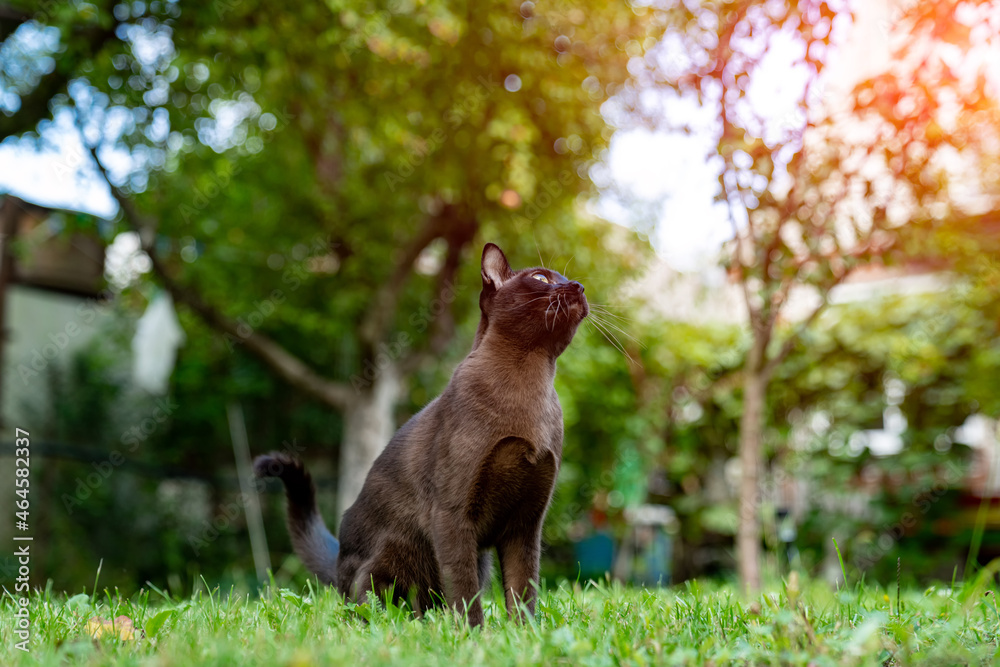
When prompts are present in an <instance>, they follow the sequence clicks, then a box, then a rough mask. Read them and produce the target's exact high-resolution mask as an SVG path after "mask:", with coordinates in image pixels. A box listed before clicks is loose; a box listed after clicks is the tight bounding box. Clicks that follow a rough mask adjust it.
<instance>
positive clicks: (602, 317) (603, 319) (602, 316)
mask: <svg viewBox="0 0 1000 667" xmlns="http://www.w3.org/2000/svg"><path fill="white" fill-rule="evenodd" d="M607 315H608V313H603V312H601V311H597V312H594V311H593V310H591V316H592V317H593V318H594V319H595V320H597V321H599V322H600V323H601V324H603V325H604V326H605V327H607V328H608V329H613V330H614V331H617V332H618V333H620V334H621V335H623V336H625V337H626V338H628V339H629V340H630V341H632V342H633V343H635V344H636V345H638V346H639V347H641V348H643V349H645V347H646V345H645V343H643V342H642V341H641V340H639V339H638V338H636V337H635V336H633V335H632V334H630V333H629V332H627V331H625V329H623V328H622V327H621V326H619V325H618V323H616V322H614V321H611V320H608V319H607Z"/></svg>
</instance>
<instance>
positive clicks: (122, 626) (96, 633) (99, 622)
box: [87, 616, 135, 640]
mask: <svg viewBox="0 0 1000 667" xmlns="http://www.w3.org/2000/svg"><path fill="white" fill-rule="evenodd" d="M87 632H88V633H89V634H90V636H91V637H93V638H94V639H100V638H101V637H104V636H110V637H114V638H116V639H122V640H129V639H135V626H134V625H133V624H132V619H131V618H129V617H128V616H118V617H117V618H115V620H113V621H108V620H106V619H103V618H99V617H97V616H94V617H93V618H92V619H90V620H89V621H87Z"/></svg>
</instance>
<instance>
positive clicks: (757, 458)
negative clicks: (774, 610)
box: [736, 353, 767, 595]
mask: <svg viewBox="0 0 1000 667" xmlns="http://www.w3.org/2000/svg"><path fill="white" fill-rule="evenodd" d="M754 356H757V355H754V354H753V353H751V357H754ZM749 361H750V362H752V361H753V359H750V360H749ZM747 366H748V368H747V372H746V375H745V376H744V381H743V416H742V417H741V419H740V499H739V526H738V528H737V534H736V554H737V561H738V566H739V574H740V583H741V584H742V585H743V589H744V591H745V592H746V593H747V594H748V595H752V594H754V593H756V592H758V591H759V590H760V468H761V441H762V440H763V421H764V397H765V395H766V392H767V377H766V375H765V373H764V371H763V369H762V368H761V367H760V364H759V363H757V364H754V363H748V364H747Z"/></svg>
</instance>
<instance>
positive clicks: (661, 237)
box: [0, 2, 887, 271]
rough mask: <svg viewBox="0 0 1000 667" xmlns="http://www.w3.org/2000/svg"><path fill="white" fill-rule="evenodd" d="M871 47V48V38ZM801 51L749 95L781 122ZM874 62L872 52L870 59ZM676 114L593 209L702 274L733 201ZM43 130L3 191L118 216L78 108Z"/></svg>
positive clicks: (708, 136) (1, 165) (3, 158)
mask: <svg viewBox="0 0 1000 667" xmlns="http://www.w3.org/2000/svg"><path fill="white" fill-rule="evenodd" d="M868 6H869V9H868V10H867V12H864V11H862V12H860V13H859V28H860V32H861V33H862V34H866V33H871V32H872V31H873V30H875V31H876V34H877V30H878V26H879V24H878V21H880V20H882V21H884V17H881V18H880V16H879V14H878V12H875V13H874V14H873V13H872V11H871V9H870V7H871V6H878V7H882V8H884V7H885V6H886V5H885V3H884V2H874V3H871V4H870V5H868ZM882 13H883V14H884V13H885V12H884V11H883V12H882ZM873 26H874V28H873ZM882 41H883V42H884V41H885V39H884V38H883V40H882ZM868 46H869V47H870V46H872V45H871V42H870V41H869V42H868ZM800 50H801V47H799V46H798V45H797V44H796V43H794V41H793V40H791V39H790V38H779V39H777V40H776V41H775V43H774V44H773V45H772V48H771V50H770V51H769V53H768V55H767V56H765V58H764V61H763V62H762V63H761V66H760V70H759V72H758V74H757V77H756V78H755V80H754V83H753V86H752V87H751V89H750V91H749V94H748V97H749V99H750V101H751V104H752V105H753V107H754V109H755V111H756V112H757V114H758V115H760V116H761V117H764V118H769V119H773V120H774V121H775V122H776V123H779V124H780V123H785V124H788V123H792V124H795V123H801V122H802V120H803V119H801V118H800V117H799V116H800V113H799V112H798V111H797V110H796V108H795V106H794V101H795V99H796V98H797V96H798V95H799V94H800V91H801V89H802V86H803V85H804V74H803V73H802V72H796V71H794V70H792V69H791V68H790V66H789V65H788V63H789V62H791V61H792V60H793V58H794V56H795V55H796V54H797V51H800ZM866 50H868V49H867V48H866ZM884 50H885V51H886V54H887V49H884ZM868 56H871V53H870V52H869V53H868ZM850 60H851V58H847V59H846V61H850ZM876 60H877V58H876ZM871 63H872V58H871V57H868V58H867V59H866V60H865V64H866V65H868V66H871ZM855 64H856V63H855ZM836 69H837V68H835V67H834V68H833V70H834V71H836ZM667 112H668V113H669V114H670V115H671V116H672V117H674V118H683V119H685V120H687V121H689V122H690V123H691V125H693V126H694V128H695V131H694V132H692V133H691V134H680V133H674V134H671V133H667V132H663V131H651V130H648V129H639V130H627V131H626V130H619V131H617V132H616V133H615V135H614V136H613V138H612V141H611V145H610V149H609V151H608V153H607V160H606V163H605V165H603V167H602V168H600V169H598V170H597V173H598V174H599V178H597V179H596V180H598V181H600V180H601V179H604V180H606V181H607V183H606V184H613V185H614V187H615V188H616V189H617V191H618V192H620V193H623V194H624V195H625V197H624V202H625V206H623V205H622V200H621V199H615V198H611V197H603V198H601V199H600V200H598V201H597V202H596V205H595V207H594V210H595V212H597V213H598V214H599V215H601V216H602V217H605V218H607V219H609V220H612V221H615V222H619V223H621V224H625V225H629V224H631V221H632V220H633V218H634V215H633V211H632V210H630V209H629V207H628V204H629V202H630V201H636V202H642V203H645V204H647V205H651V206H653V209H654V210H655V211H656V219H657V224H656V225H655V227H654V229H653V230H652V231H651V233H650V241H651V242H652V244H653V246H654V248H655V249H656V252H657V254H658V255H659V256H660V257H661V258H662V259H664V260H665V261H666V262H667V263H668V264H670V265H671V266H672V267H673V268H675V269H677V270H682V271H699V270H701V269H704V268H706V267H709V266H715V265H717V263H718V253H719V250H720V247H721V244H722V243H723V242H724V241H725V240H726V239H728V238H730V237H731V236H732V226H731V223H730V222H729V218H728V212H727V209H726V206H725V204H723V203H720V202H716V201H714V197H715V194H716V191H717V189H718V181H717V171H716V169H715V165H714V164H713V162H712V161H711V160H710V159H709V156H710V155H711V154H712V153H714V147H715V142H716V140H715V138H714V136H713V133H712V129H711V114H710V113H706V112H705V111H704V110H703V109H700V108H698V107H697V105H696V104H693V103H691V102H690V101H686V100H683V99H679V98H676V97H675V98H674V99H672V100H670V102H669V103H668V105H667ZM41 135H42V137H43V139H44V141H43V142H42V145H41V146H40V147H39V148H38V150H36V149H35V147H33V146H32V147H27V146H24V145H23V144H19V143H17V142H15V141H12V140H10V139H8V140H7V141H5V142H3V143H2V144H0V191H7V192H11V193H13V194H15V195H18V196H20V197H22V198H24V199H27V200H30V201H33V202H36V203H39V204H46V205H50V206H54V207H63V208H70V209H76V210H82V211H86V212H89V213H93V214H95V215H99V216H106V217H110V216H113V215H114V214H115V212H116V211H117V204H116V203H115V202H114V200H113V199H112V197H111V195H110V193H109V192H108V189H107V187H106V185H105V184H104V183H103V181H102V180H101V179H100V177H99V176H98V175H97V174H96V172H95V171H94V169H93V167H91V166H90V164H89V163H90V158H89V154H87V153H86V151H85V150H84V147H83V145H82V143H81V141H80V138H79V133H78V131H77V129H76V128H75V126H74V124H73V121H72V118H71V117H70V115H69V113H63V114H59V115H57V116H56V118H55V119H54V121H53V122H52V123H50V124H48V126H47V127H46V128H45V129H44V130H43V131H42V133H41ZM108 157H109V158H113V157H114V156H108ZM112 166H113V165H112ZM599 184H600V183H599Z"/></svg>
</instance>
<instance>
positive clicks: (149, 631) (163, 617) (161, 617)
mask: <svg viewBox="0 0 1000 667" xmlns="http://www.w3.org/2000/svg"><path fill="white" fill-rule="evenodd" d="M174 611H175V610H174V609H164V610H163V611H161V612H160V613H158V614H157V615H156V616H153V617H152V618H151V619H149V620H148V621H146V627H145V628H144V629H145V631H146V636H147V637H155V636H156V635H157V633H159V631H160V628H162V627H163V624H164V623H166V622H167V619H168V618H170V617H171V616H173V615H174Z"/></svg>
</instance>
